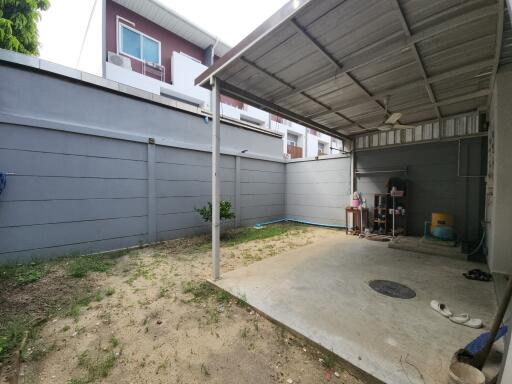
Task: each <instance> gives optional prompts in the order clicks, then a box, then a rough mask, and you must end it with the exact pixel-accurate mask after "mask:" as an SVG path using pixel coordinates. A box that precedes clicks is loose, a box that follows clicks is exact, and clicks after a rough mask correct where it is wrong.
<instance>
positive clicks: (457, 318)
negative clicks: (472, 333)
mask: <svg viewBox="0 0 512 384" xmlns="http://www.w3.org/2000/svg"><path fill="white" fill-rule="evenodd" d="M449 319H450V320H451V321H453V322H454V323H456V324H460V325H465V326H466V327H470V328H477V329H478V328H482V326H483V323H482V320H480V319H472V318H471V317H470V316H469V314H467V313H460V314H458V315H453V316H450V317H449Z"/></svg>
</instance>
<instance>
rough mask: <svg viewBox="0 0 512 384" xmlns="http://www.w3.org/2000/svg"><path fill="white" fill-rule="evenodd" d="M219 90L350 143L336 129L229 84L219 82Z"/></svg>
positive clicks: (347, 138)
mask: <svg viewBox="0 0 512 384" xmlns="http://www.w3.org/2000/svg"><path fill="white" fill-rule="evenodd" d="M221 89H222V93H223V94H224V95H226V96H230V97H234V98H236V99H238V100H240V101H243V102H246V103H248V104H252V105H255V106H257V107H259V108H261V109H263V110H265V111H267V112H270V113H274V114H276V115H279V116H282V117H284V118H285V119H287V120H290V121H293V122H295V123H297V124H301V125H304V126H306V127H308V128H311V129H314V130H316V131H319V132H322V133H325V134H327V135H330V136H333V137H336V138H339V139H343V140H348V141H352V139H351V138H350V137H348V136H346V135H344V134H342V133H340V132H338V131H337V130H336V129H333V128H329V127H326V126H324V125H322V124H319V123H317V122H315V121H313V120H311V119H308V118H306V117H303V116H301V115H298V114H296V113H294V112H292V111H290V110H287V109H285V108H282V107H280V106H277V105H275V104H272V103H270V102H268V101H266V100H264V99H261V98H259V97H257V96H254V95H252V94H250V93H249V92H246V91H244V90H241V89H239V88H237V87H235V86H233V85H231V84H229V83H224V82H221Z"/></svg>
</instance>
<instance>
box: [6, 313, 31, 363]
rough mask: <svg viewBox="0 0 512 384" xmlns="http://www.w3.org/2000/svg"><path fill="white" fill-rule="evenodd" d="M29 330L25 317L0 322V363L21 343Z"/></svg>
mask: <svg viewBox="0 0 512 384" xmlns="http://www.w3.org/2000/svg"><path fill="white" fill-rule="evenodd" d="M29 329H30V327H29V326H28V324H27V317H26V316H19V317H17V318H13V319H8V320H2V321H0V361H2V359H3V358H4V357H5V356H6V355H7V354H8V353H9V352H11V351H12V350H14V349H15V348H16V347H17V346H18V345H19V344H20V343H21V341H22V340H23V337H24V335H25V332H28V331H29Z"/></svg>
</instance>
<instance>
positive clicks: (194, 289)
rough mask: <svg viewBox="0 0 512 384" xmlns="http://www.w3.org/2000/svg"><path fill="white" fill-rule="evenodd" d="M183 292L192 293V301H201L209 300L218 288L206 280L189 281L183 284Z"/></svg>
mask: <svg viewBox="0 0 512 384" xmlns="http://www.w3.org/2000/svg"><path fill="white" fill-rule="evenodd" d="M183 293H189V294H191V295H192V296H194V297H193V299H192V301H195V302H200V301H205V300H208V299H209V298H210V297H211V296H213V295H214V294H215V293H216V290H215V288H214V287H213V286H212V285H211V284H210V283H208V282H206V281H200V282H197V281H187V282H186V283H184V284H183Z"/></svg>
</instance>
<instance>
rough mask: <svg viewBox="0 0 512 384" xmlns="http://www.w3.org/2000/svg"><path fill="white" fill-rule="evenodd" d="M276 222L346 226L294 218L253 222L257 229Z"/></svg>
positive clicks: (343, 227) (327, 226) (331, 226)
mask: <svg viewBox="0 0 512 384" xmlns="http://www.w3.org/2000/svg"><path fill="white" fill-rule="evenodd" d="M277 223H298V224H305V225H314V226H315V227H325V228H339V229H345V228H346V227H345V226H343V225H336V224H322V223H315V222H313V221H305V220H295V219H278V220H272V221H266V222H264V223H258V224H255V225H254V228H258V229H259V228H263V227H264V226H265V225H270V224H277Z"/></svg>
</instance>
